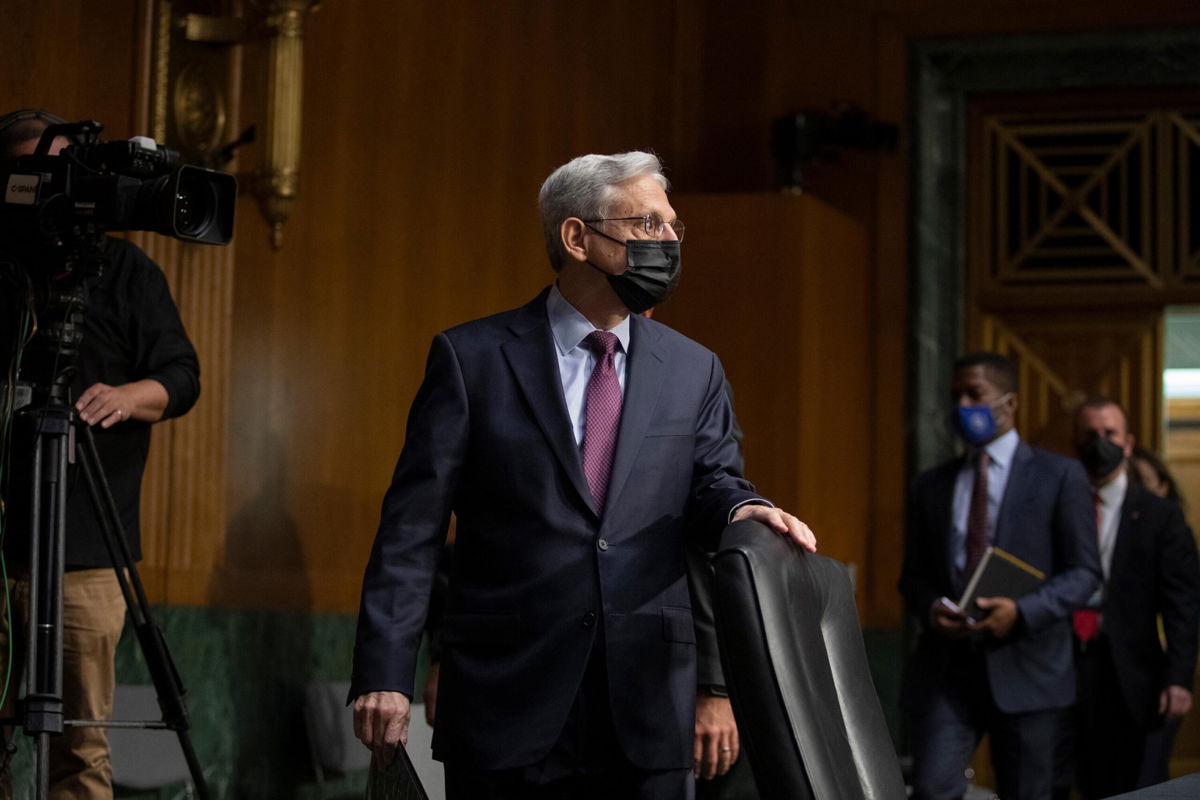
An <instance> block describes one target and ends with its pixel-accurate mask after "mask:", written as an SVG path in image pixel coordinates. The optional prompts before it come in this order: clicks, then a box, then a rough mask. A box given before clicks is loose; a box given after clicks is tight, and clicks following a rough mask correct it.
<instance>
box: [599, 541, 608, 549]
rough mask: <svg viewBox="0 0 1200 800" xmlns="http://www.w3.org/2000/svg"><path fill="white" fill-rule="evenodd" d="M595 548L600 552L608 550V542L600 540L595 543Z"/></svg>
mask: <svg viewBox="0 0 1200 800" xmlns="http://www.w3.org/2000/svg"><path fill="white" fill-rule="evenodd" d="M596 546H597V547H599V548H600V549H601V550H607V549H608V540H607V539H601V540H600V541H598V542H596Z"/></svg>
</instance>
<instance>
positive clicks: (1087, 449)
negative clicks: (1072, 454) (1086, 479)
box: [1075, 436, 1125, 478]
mask: <svg viewBox="0 0 1200 800" xmlns="http://www.w3.org/2000/svg"><path fill="white" fill-rule="evenodd" d="M1075 451H1076V452H1077V453H1078V454H1079V460H1080V461H1082V462H1083V468H1084V469H1086V470H1087V473H1088V475H1091V476H1092V477H1093V478H1103V477H1104V476H1105V475H1111V474H1112V473H1113V472H1114V471H1115V470H1116V469H1117V467H1119V466H1121V462H1122V461H1124V460H1125V448H1123V447H1121V445H1119V444H1114V443H1113V442H1110V441H1109V440H1108V439H1105V438H1104V437H1102V436H1094V437H1092V439H1091V441H1089V442H1088V443H1087V444H1084V445H1080V446H1079V447H1077V448H1075Z"/></svg>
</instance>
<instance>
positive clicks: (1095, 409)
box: [1070, 398, 1200, 800]
mask: <svg viewBox="0 0 1200 800" xmlns="http://www.w3.org/2000/svg"><path fill="white" fill-rule="evenodd" d="M1133 445H1134V437H1133V435H1132V434H1130V433H1129V430H1128V423H1127V419H1126V416H1125V411H1124V410H1123V409H1122V408H1121V407H1120V406H1119V405H1117V404H1116V403H1115V402H1113V401H1112V400H1108V399H1105V398H1094V399H1092V400H1089V401H1088V402H1086V403H1085V404H1084V405H1083V406H1081V407H1080V408H1079V410H1078V412H1077V413H1076V415H1075V446H1076V448H1077V449H1078V453H1079V458H1080V461H1082V462H1083V466H1084V468H1085V469H1086V470H1087V473H1088V477H1089V479H1090V481H1091V484H1092V487H1093V489H1094V490H1095V497H1096V513H1097V518H1098V525H1099V540H1098V542H1099V548H1100V561H1101V566H1102V568H1103V571H1104V585H1103V586H1102V588H1101V589H1099V590H1097V592H1096V593H1095V594H1094V595H1093V596H1092V598H1091V599H1090V601H1089V603H1088V607H1087V608H1085V609H1081V610H1080V611H1077V612H1076V614H1075V625H1074V628H1075V663H1076V670H1077V673H1078V680H1079V700H1078V703H1077V705H1076V708H1075V712H1074V714H1073V715H1072V721H1073V723H1074V724H1073V725H1071V726H1070V727H1071V729H1073V731H1074V735H1075V747H1074V748H1073V750H1074V753H1075V757H1076V776H1077V780H1078V786H1079V788H1080V790H1081V792H1082V794H1083V797H1084V799H1085V800H1092V798H1100V797H1110V796H1112V795H1114V794H1121V793H1124V792H1128V791H1132V790H1133V789H1135V788H1137V786H1138V782H1139V781H1138V775H1139V772H1140V771H1141V768H1142V759H1143V752H1144V750H1145V744H1146V737H1147V736H1148V734H1149V733H1150V732H1151V731H1152V730H1154V729H1156V728H1158V727H1160V726H1162V725H1164V724H1173V723H1175V722H1177V721H1178V720H1179V719H1180V718H1182V717H1183V715H1184V714H1186V713H1188V711H1189V710H1190V709H1191V707H1192V691H1191V689H1192V677H1193V674H1194V673H1195V669H1196V647H1197V632H1198V630H1200V564H1198V559H1197V555H1196V542H1195V540H1194V539H1193V538H1192V532H1191V530H1190V529H1189V528H1188V526H1187V523H1186V522H1185V521H1184V519H1183V514H1182V512H1181V511H1180V510H1179V507H1178V506H1177V505H1175V504H1174V503H1169V502H1167V501H1166V500H1163V499H1161V498H1158V497H1155V496H1154V495H1152V494H1151V493H1150V492H1148V491H1146V490H1145V489H1143V488H1142V487H1141V486H1139V485H1137V484H1136V483H1134V482H1132V481H1131V480H1130V479H1129V474H1128V472H1129V471H1128V467H1127V463H1128V462H1127V461H1126V459H1128V458H1129V455H1130V453H1131V452H1132V451H1133ZM1160 616H1161V619H1162V630H1163V633H1164V634H1165V647H1164V646H1163V642H1161V641H1160V639H1159V627H1158V619H1159V617H1160Z"/></svg>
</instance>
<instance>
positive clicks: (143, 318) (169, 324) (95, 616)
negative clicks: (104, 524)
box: [0, 110, 200, 798]
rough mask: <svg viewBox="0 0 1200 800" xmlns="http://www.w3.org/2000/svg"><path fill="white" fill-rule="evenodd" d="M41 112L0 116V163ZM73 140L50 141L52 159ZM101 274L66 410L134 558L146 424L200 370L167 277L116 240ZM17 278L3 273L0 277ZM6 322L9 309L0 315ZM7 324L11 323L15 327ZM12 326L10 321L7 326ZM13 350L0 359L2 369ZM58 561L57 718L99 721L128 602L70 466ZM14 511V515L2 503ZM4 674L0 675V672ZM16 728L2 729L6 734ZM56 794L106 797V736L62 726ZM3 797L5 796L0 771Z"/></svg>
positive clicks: (54, 739) (20, 462)
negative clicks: (90, 445) (91, 449)
mask: <svg viewBox="0 0 1200 800" xmlns="http://www.w3.org/2000/svg"><path fill="white" fill-rule="evenodd" d="M61 122H62V120H61V119H59V118H58V117H56V116H54V115H52V114H48V113H45V112H42V111H36V110H23V111H16V112H12V113H10V114H7V115H5V116H3V117H0V160H5V161H7V160H10V159H13V158H16V157H18V156H22V155H27V154H31V153H33V152H34V148H35V147H36V145H37V142H38V139H39V137H40V136H41V134H42V131H44V130H45V129H46V128H47V127H48V126H49V125H51V124H57V123H61ZM69 144H71V142H70V141H69V140H67V139H66V138H64V137H59V138H57V139H56V140H55V141H54V144H53V145H52V147H51V149H50V154H51V155H57V154H58V153H59V152H60V151H61V150H62V149H63V148H64V147H66V146H68V145H69ZM101 249H102V265H103V266H102V269H101V270H100V271H99V274H88V275H86V276H84V277H82V278H81V279H82V280H84V281H86V283H87V287H88V294H89V300H88V303H87V307H86V314H85V316H84V323H83V340H82V343H81V344H80V350H79V356H78V361H77V371H76V373H75V375H74V378H73V381H72V383H71V395H70V397H71V403H72V404H73V406H74V408H75V410H76V412H77V414H78V417H79V419H80V420H82V421H83V423H85V424H87V425H89V426H91V429H92V431H93V433H94V434H95V442H96V449H97V451H98V453H99V457H100V461H101V464H102V465H103V468H104V472H105V475H106V477H107V479H108V484H109V487H110V489H111V491H112V494H113V497H114V499H115V501H116V505H117V508H118V511H119V514H120V518H121V523H122V525H123V527H124V530H125V535H126V538H127V540H128V543H129V547H130V550H131V552H132V554H133V557H134V559H140V558H141V547H140V535H139V503H140V492H141V481H142V473H143V471H144V469H145V465H146V456H147V453H148V451H149V446H150V426H151V424H152V423H154V422H157V421H158V420H160V419H167V418H170V417H175V416H179V415H181V414H183V413H185V412H187V411H188V410H189V409H190V408H191V407H192V405H193V404H194V403H195V402H196V397H197V396H198V394H199V391H200V383H199V373H200V368H199V362H198V360H197V358H196V351H195V349H194V348H193V347H192V344H191V342H190V341H189V340H188V337H187V334H186V333H185V331H184V328H183V323H182V321H181V320H180V318H179V312H178V310H177V309H176V307H175V303H174V301H173V300H172V298H171V294H170V291H169V289H168V287H167V281H166V278H165V277H164V275H163V273H162V271H161V270H160V269H159V267H158V266H157V265H156V264H155V263H154V262H153V261H152V260H151V259H150V258H149V257H148V256H146V254H145V253H143V252H142V251H141V250H140V249H138V248H137V247H136V246H134V245H133V244H131V243H130V242H128V241H125V240H124V239H118V238H113V237H104V242H103V244H102V246H101ZM7 277H13V276H4V277H0V281H3V280H4V278H7ZM11 288H12V287H5V288H4V289H0V298H2V297H3V296H4V295H8V298H9V299H7V300H0V304H10V303H16V302H18V300H17V299H16V298H18V297H19V296H20V294H21V292H20V291H10V290H9V289H11ZM0 311H2V312H3V313H4V314H9V311H10V310H9V308H3V309H0ZM11 318H12V317H10V319H11ZM4 324H5V325H6V326H7V325H8V324H9V323H8V322H7V321H6V322H5V323H4ZM11 356H12V352H7V351H6V352H4V353H3V354H0V358H3V359H5V362H6V363H7V361H8V360H9V359H10V358H11ZM28 463H29V462H28V454H27V453H24V452H22V451H21V448H20V447H15V448H14V453H13V456H12V458H11V461H10V466H11V467H12V468H13V469H12V474H11V476H10V481H9V485H8V487H6V488H7V489H8V491H9V498H10V500H15V499H19V498H22V497H27V496H28V495H27V494H24V493H25V492H27V491H28V490H27V488H26V487H25V486H22V484H23V483H25V482H27V481H28V480H29V479H30V476H29V475H28V473H29V471H30V470H29V468H28V466H27V465H28ZM67 491H68V496H67V517H66V560H65V564H66V567H65V577H64V581H63V713H64V718H65V719H107V718H108V716H109V714H110V713H111V711H112V700H113V691H114V685H115V674H114V656H115V653H116V647H117V642H118V640H119V639H120V635H121V629H122V627H123V626H124V620H125V603H124V600H123V598H122V595H121V591H120V586H119V583H118V581H117V576H116V573H115V570H114V569H113V566H112V561H111V559H110V557H109V554H108V551H107V549H106V547H105V545H104V540H103V538H102V536H101V532H100V527H99V526H100V522H99V510H98V509H97V508H95V504H94V503H93V502H92V499H91V496H90V494H89V492H88V487H87V483H86V481H85V480H84V478H83V476H82V475H81V474H80V470H79V469H78V467H77V466H72V467H71V469H70V470H69V472H68V486H67ZM9 510H10V512H15V511H16V510H15V508H14V505H13V503H11V502H10V503H9ZM21 516H22V515H21V514H20V513H19V512H17V513H10V519H9V520H8V521H7V524H6V525H5V531H4V544H3V549H4V558H5V559H6V561H7V566H8V576H9V581H8V590H9V598H10V602H11V610H12V624H13V626H14V631H13V632H12V633H13V635H12V642H11V644H12V651H11V652H12V659H13V664H12V668H13V676H14V677H13V678H12V680H11V684H10V688H9V690H8V699H7V706H8V708H7V709H6V711H7V712H8V713H7V714H6V715H11V711H12V709H13V708H14V707H15V704H14V702H13V700H14V695H15V694H16V687H17V685H18V679H19V675H20V673H21V671H22V670H23V668H24V666H25V653H24V650H25V642H26V634H25V633H24V631H23V630H22V629H23V628H24V626H25V623H26V621H27V620H28V618H29V608H28V593H29V571H28V564H29V559H28V524H27V521H26V520H24V519H21V518H20V517H21ZM2 617H3V618H2V619H0V663H2V662H3V661H4V660H5V659H7V657H8V655H7V654H8V652H9V650H8V647H7V646H6V643H5V642H4V638H5V637H7V634H8V631H7V624H8V623H7V614H5V615H2ZM0 673H2V671H0ZM12 733H13V731H12V730H11V729H10V730H8V731H6V734H7V737H6V738H9V739H11V738H12ZM50 749H51V752H50V784H51V787H50V788H51V790H50V796H51V797H52V798H101V797H103V798H111V797H112V785H111V784H112V768H111V765H110V761H109V748H108V740H107V736H106V735H105V732H104V728H98V727H67V728H66V729H65V731H64V733H63V735H61V736H51V737H50ZM4 773H5V774H4V775H3V779H2V780H0V796H3V797H11V777H10V775H9V773H8V770H7V769H5V770H4Z"/></svg>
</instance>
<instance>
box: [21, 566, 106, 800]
mask: <svg viewBox="0 0 1200 800" xmlns="http://www.w3.org/2000/svg"><path fill="white" fill-rule="evenodd" d="M64 577H65V579H64V581H63V716H64V719H108V717H109V715H110V714H111V713H112V703H113V689H114V687H115V685H116V674H115V669H114V666H113V662H114V659H115V657H116V652H117V642H118V641H119V640H120V638H121V628H122V627H124V625H125V599H124V598H123V597H122V596H121V585H120V584H119V583H118V582H117V576H116V574H115V573H114V572H113V570H112V569H111V568H107V567H106V568H104V569H87V570H78V571H74V572H67V573H65V576H64ZM8 587H9V593H10V596H11V598H12V612H13V613H12V617H13V624H14V626H15V628H16V636H14V638H13V643H12V644H13V677H12V680H11V684H10V686H9V692H8V694H9V700H8V702H7V703H6V706H5V715H6V716H7V715H11V714H12V710H13V708H14V707H15V704H14V703H13V700H14V698H15V696H16V694H17V688H18V686H19V685H20V681H21V678H22V676H23V673H24V670H25V644H26V641H27V639H26V635H27V634H26V632H25V631H26V624H27V621H28V619H29V581H28V578H26V577H18V578H16V579H12V580H9V582H8ZM7 618H8V615H7V613H4V614H0V664H3V662H4V661H6V660H7V658H8V642H7V639H8V630H7V628H8V621H7ZM2 682H3V671H0V685H2ZM13 733H14V731H13V730H12V729H7V730H6V731H5V736H6V738H9V737H11V736H12V735H13ZM112 796H113V794H112V764H111V763H110V760H109V751H108V736H107V735H106V734H105V729H104V728H93V727H87V728H77V727H68V728H66V729H65V730H64V731H63V734H62V735H61V736H55V735H51V736H50V797H51V798H52V800H89V799H90V798H97V799H98V798H105V800H108V798H111V797H112ZM0 797H2V798H11V797H12V785H11V777H10V775H9V774H8V773H7V772H6V773H5V775H4V776H3V779H2V780H0Z"/></svg>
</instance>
